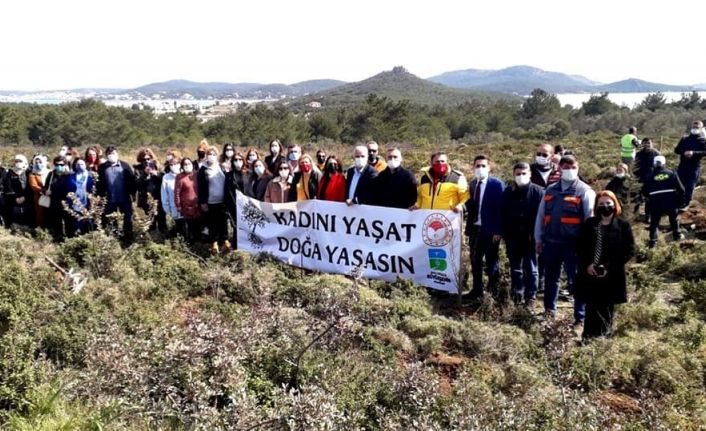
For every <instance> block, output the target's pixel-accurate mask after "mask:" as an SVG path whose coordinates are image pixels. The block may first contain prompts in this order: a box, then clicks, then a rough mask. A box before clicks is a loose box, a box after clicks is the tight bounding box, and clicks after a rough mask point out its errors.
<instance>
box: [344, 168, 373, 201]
mask: <svg viewBox="0 0 706 431" xmlns="http://www.w3.org/2000/svg"><path fill="white" fill-rule="evenodd" d="M354 171H355V167H352V168H349V169H348V171H347V172H346V199H348V196H349V195H350V189H351V182H352V181H353V175H354V174H353V172H354ZM377 176H378V172H377V171H376V170H375V168H374V167H372V166H370V165H365V167H364V168H363V171H362V172H361V177H360V179H359V180H358V185H357V186H356V188H355V194H354V195H353V203H357V204H361V205H375V202H376V195H377V193H376V191H375V178H377Z"/></svg>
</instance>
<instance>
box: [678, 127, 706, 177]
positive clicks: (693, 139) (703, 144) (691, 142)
mask: <svg viewBox="0 0 706 431" xmlns="http://www.w3.org/2000/svg"><path fill="white" fill-rule="evenodd" d="M687 151H693V152H694V155H693V156H691V157H685V156H684V153H685V152H687ZM674 152H675V153H676V154H679V156H680V157H679V169H684V168H686V169H689V168H691V169H697V168H698V167H699V164H700V163H701V159H702V158H703V157H704V156H706V139H704V138H703V137H702V136H701V135H691V134H689V135H687V136H684V137H683V138H681V139H680V140H679V143H678V144H677V146H676V147H675V148H674Z"/></svg>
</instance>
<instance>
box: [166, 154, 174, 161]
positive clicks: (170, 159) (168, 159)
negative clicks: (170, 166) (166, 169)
mask: <svg viewBox="0 0 706 431" xmlns="http://www.w3.org/2000/svg"><path fill="white" fill-rule="evenodd" d="M173 158H174V156H172V155H171V154H167V161H168V162H171V161H172V159H173Z"/></svg>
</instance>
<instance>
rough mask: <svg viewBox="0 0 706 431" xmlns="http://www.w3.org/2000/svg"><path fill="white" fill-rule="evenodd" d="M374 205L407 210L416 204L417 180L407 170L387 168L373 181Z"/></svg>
mask: <svg viewBox="0 0 706 431" xmlns="http://www.w3.org/2000/svg"><path fill="white" fill-rule="evenodd" d="M375 181H376V185H375V188H376V189H377V194H378V196H377V202H376V205H379V206H381V207H388V208H402V209H407V208H409V207H411V206H413V205H414V204H415V203H416V202H417V179H416V178H415V177H414V174H413V173H412V172H410V171H409V170H407V169H405V168H402V167H398V168H397V169H394V170H393V169H392V168H390V167H389V166H388V167H387V168H386V169H384V170H383V171H382V172H380V173H379V174H378V177H377V178H376V179H375Z"/></svg>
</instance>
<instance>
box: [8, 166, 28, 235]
mask: <svg viewBox="0 0 706 431" xmlns="http://www.w3.org/2000/svg"><path fill="white" fill-rule="evenodd" d="M23 183H24V186H23ZM21 197H24V198H25V201H24V203H23V204H22V205H18V204H17V201H16V200H15V199H17V198H21ZM33 198H34V192H33V191H32V187H30V185H29V170H25V171H23V172H22V173H21V174H19V175H18V174H17V173H16V172H15V171H14V170H12V169H8V170H7V172H6V173H5V180H4V200H5V211H6V221H7V222H8V223H12V222H14V223H19V224H24V225H29V226H31V225H32V224H33V223H34V199H33Z"/></svg>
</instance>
